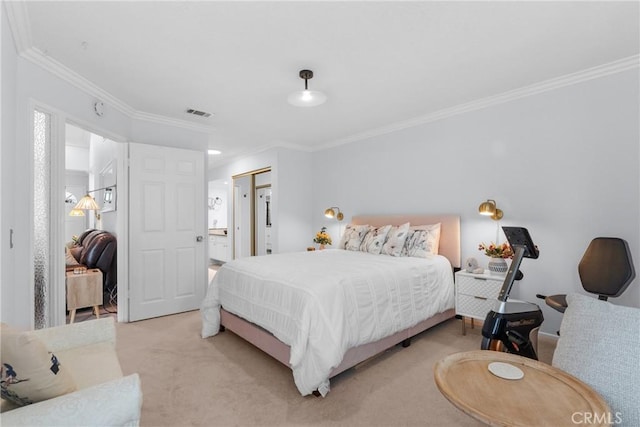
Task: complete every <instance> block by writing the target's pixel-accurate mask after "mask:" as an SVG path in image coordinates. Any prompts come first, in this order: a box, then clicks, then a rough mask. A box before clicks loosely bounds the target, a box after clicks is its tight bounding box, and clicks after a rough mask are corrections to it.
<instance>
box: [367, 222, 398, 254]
mask: <svg viewBox="0 0 640 427" xmlns="http://www.w3.org/2000/svg"><path fill="white" fill-rule="evenodd" d="M389 230H391V225H383V226H382V227H369V232H368V233H367V235H366V236H364V239H362V243H361V244H360V251H362V252H368V253H370V254H375V255H379V254H380V251H381V250H382V245H384V241H385V240H386V239H387V234H389Z"/></svg>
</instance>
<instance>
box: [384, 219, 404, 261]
mask: <svg viewBox="0 0 640 427" xmlns="http://www.w3.org/2000/svg"><path fill="white" fill-rule="evenodd" d="M409 226H410V224H409V223H408V222H407V223H405V224H402V225H398V226H392V227H391V230H389V234H388V235H387V240H386V241H385V242H384V245H382V250H381V251H380V253H381V254H384V255H390V256H401V255H402V249H403V248H404V244H405V242H406V241H407V234H408V233H409Z"/></svg>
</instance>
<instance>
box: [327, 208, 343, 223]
mask: <svg viewBox="0 0 640 427" xmlns="http://www.w3.org/2000/svg"><path fill="white" fill-rule="evenodd" d="M324 216H326V217H327V218H335V219H337V220H338V221H342V220H343V219H344V214H343V213H342V212H341V211H340V208H338V207H336V206H333V207H330V208H328V209H326V210H325V211H324Z"/></svg>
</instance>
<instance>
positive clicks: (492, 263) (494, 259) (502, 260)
mask: <svg viewBox="0 0 640 427" xmlns="http://www.w3.org/2000/svg"><path fill="white" fill-rule="evenodd" d="M478 250H479V251H484V254H485V255H486V256H488V257H489V264H488V265H487V267H488V268H489V271H490V272H492V273H494V274H501V275H503V274H505V273H506V272H507V270H508V269H509V268H508V265H507V261H506V258H511V257H513V250H512V249H511V246H509V244H508V243H506V242H505V243H503V244H501V245H497V244H495V243H493V242H492V243H491V244H489V245H485V244H484V243H480V245H478Z"/></svg>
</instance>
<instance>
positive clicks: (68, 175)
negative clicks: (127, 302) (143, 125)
mask: <svg viewBox="0 0 640 427" xmlns="http://www.w3.org/2000/svg"><path fill="white" fill-rule="evenodd" d="M64 135H65V137H64V141H65V144H64V153H65V154H64V186H65V209H64V224H65V227H64V244H65V263H66V269H67V270H68V269H70V268H72V266H70V264H73V261H74V260H75V261H76V262H77V263H80V259H76V258H81V254H82V253H83V249H81V247H82V242H80V241H79V240H78V239H79V238H80V237H81V236H83V234H85V232H87V231H89V230H100V231H103V232H107V233H110V234H111V235H112V236H113V238H115V239H116V242H117V237H116V236H117V218H118V212H117V179H116V164H117V157H118V153H117V149H118V144H117V142H115V141H113V140H111V139H109V138H106V137H104V136H102V135H98V134H96V133H94V132H92V131H89V130H86V129H84V128H82V127H80V126H77V125H75V124H73V123H68V122H67V123H66V124H65V132H64ZM86 195H89V196H91V197H92V198H93V199H94V200H95V202H96V203H97V205H98V206H99V208H100V209H99V210H96V211H92V210H85V211H80V212H79V211H78V210H74V207H75V206H76V204H77V202H78V201H80V199H82V197H84V196H86ZM96 236H97V234H96ZM91 239H92V237H88V238H87V239H86V241H88V240H91ZM103 241H104V242H106V241H107V239H104V240H103ZM116 245H117V243H116ZM103 246H104V252H103V253H101V254H100V259H101V261H100V269H101V273H102V276H103V280H102V291H103V293H102V305H100V306H99V307H98V310H99V314H100V316H101V317H102V316H113V317H117V312H118V299H117V285H116V283H117V280H116V277H117V261H116V255H115V252H114V253H113V254H112V252H111V249H109V248H108V247H107V244H103ZM88 250H91V251H94V252H96V253H99V251H100V250H102V248H101V247H100V246H99V245H95V246H93V247H90V249H88ZM69 255H70V256H71V257H69ZM109 256H110V257H111V261H110V263H109V262H108V261H107V257H109ZM73 257H75V258H73ZM108 265H110V266H108ZM102 270H103V271H102ZM67 273H69V272H66V273H65V276H66V274H67ZM87 277H90V274H89V275H88V276H87ZM72 278H73V279H74V280H73V281H72V282H71V283H76V282H78V283H84V282H82V279H83V275H80V276H72ZM67 305H68V301H67ZM80 305H85V304H84V303H82V304H80ZM67 309H68V310H67V316H66V323H70V321H71V315H70V313H71V310H70V309H69V307H68V306H67ZM74 314H75V316H74V322H79V321H83V320H90V319H95V313H94V308H93V307H92V306H87V307H78V308H77V309H76V310H75V313H74Z"/></svg>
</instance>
